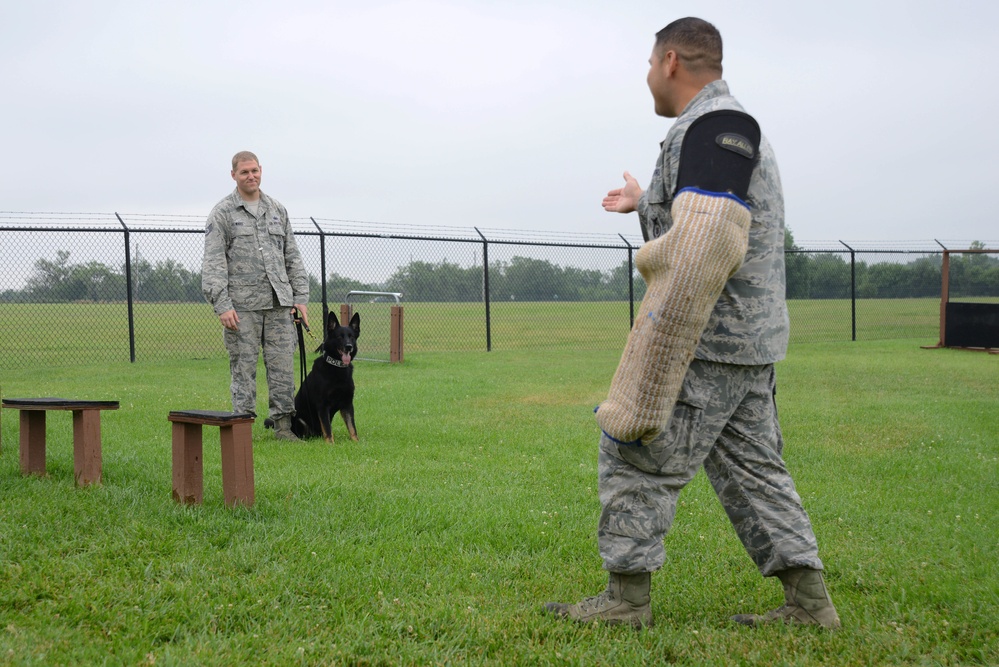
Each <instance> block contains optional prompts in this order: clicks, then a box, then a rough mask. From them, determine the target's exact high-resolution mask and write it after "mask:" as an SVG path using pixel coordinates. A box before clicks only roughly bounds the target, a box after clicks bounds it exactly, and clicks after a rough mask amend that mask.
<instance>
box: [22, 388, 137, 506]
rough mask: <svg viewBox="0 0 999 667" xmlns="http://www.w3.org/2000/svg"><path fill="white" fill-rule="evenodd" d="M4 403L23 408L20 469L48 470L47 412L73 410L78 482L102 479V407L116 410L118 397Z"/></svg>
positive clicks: (27, 472)
mask: <svg viewBox="0 0 999 667" xmlns="http://www.w3.org/2000/svg"><path fill="white" fill-rule="evenodd" d="M3 407H5V408H9V409H12V410H20V411H21V416H20V418H21V434H20V444H21V472H22V473H23V474H25V475H44V474H45V413H46V412H47V411H48V410H72V411H73V468H74V475H73V476H74V478H75V480H76V483H77V485H79V486H86V485H89V484H100V483H101V410H117V409H118V401H76V400H71V399H66V398H5V399H3Z"/></svg>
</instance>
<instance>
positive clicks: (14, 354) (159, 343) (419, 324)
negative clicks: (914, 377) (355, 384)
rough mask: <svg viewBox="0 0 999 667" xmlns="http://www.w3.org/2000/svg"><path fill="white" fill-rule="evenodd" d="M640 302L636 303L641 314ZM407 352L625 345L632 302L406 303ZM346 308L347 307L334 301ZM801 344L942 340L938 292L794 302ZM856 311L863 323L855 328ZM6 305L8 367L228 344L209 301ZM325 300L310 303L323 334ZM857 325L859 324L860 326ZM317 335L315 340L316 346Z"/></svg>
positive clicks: (1, 319) (383, 342) (0, 365)
mask: <svg viewBox="0 0 999 667" xmlns="http://www.w3.org/2000/svg"><path fill="white" fill-rule="evenodd" d="M391 305H392V304H389V303H355V304H353V307H354V309H355V311H356V312H358V313H360V315H361V331H362V337H361V340H360V345H361V352H362V356H366V357H370V358H372V359H376V360H386V361H387V360H388V359H389V336H390V331H389V328H390V319H391V318H390V308H391ZM639 305H640V304H639V303H638V302H636V303H635V304H634V311H635V312H637V311H638V307H639ZM402 306H403V311H404V313H403V314H404V317H403V333H404V336H403V338H404V343H405V344H404V349H405V351H407V352H413V353H416V352H453V351H486V349H487V347H488V348H490V349H491V350H494V351H500V350H507V351H514V350H526V349H534V348H544V349H563V350H593V349H603V350H606V349H608V348H609V349H616V350H618V351H620V349H621V348H622V347H623V346H624V341H625V340H626V338H627V336H628V331H629V329H630V328H631V319H630V318H631V314H632V307H631V306H630V305H629V303H628V302H627V301H603V302H517V301H513V302H512V301H494V302H492V303H491V304H490V306H489V313H488V321H489V327H488V329H487V326H486V321H487V313H486V305H485V304H483V303H403V304H402ZM329 307H330V309H331V310H332V311H333V312H334V313H336V314H337V315H339V313H340V304H335V303H334V304H330V305H329ZM788 310H789V313H790V318H791V341H792V342H793V343H818V342H843V341H851V340H853V339H854V338H856V340H858V341H872V340H893V339H911V340H916V341H919V343H920V344H925V345H932V344H934V343H936V342H937V340H938V339H939V332H940V302H939V300H937V299H862V300H858V301H857V302H856V304H855V305H854V304H853V303H851V301H850V300H849V299H822V300H791V301H789V302H788ZM854 310H855V311H856V326H854ZM132 312H133V316H132V322H133V324H132V326H131V330H130V327H129V309H128V305H127V304H125V303H99V304H95V303H53V304H0V369H4V368H23V367H25V366H29V365H31V366H34V365H43V366H47V365H50V364H53V363H55V364H58V365H62V364H81V363H87V361H88V360H90V361H94V362H109V363H116V362H120V361H128V360H129V359H130V358H131V355H132V352H133V349H132V345H133V342H134V354H135V358H136V360H137V361H141V362H155V361H156V360H159V359H209V358H212V357H215V356H217V355H218V354H220V353H221V350H222V334H221V328H220V326H219V324H218V318H216V317H215V315H214V314H213V313H212V310H211V308H210V307H209V306H208V305H207V304H200V303H136V304H134V306H133V308H132ZM322 312H323V309H322V304H319V303H313V304H310V306H309V314H310V320H311V323H312V327H311V328H312V331H313V333H314V334H315V335H316V336H318V338H320V339H321V338H322V329H323V323H322ZM854 329H856V330H854ZM313 342H315V341H314V340H313V339H311V338H308V337H306V344H307V346H309V347H312V343H313Z"/></svg>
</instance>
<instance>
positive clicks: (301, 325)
mask: <svg viewBox="0 0 999 667" xmlns="http://www.w3.org/2000/svg"><path fill="white" fill-rule="evenodd" d="M292 319H293V320H294V321H295V329H297V331H298V361H299V363H298V374H299V381H298V386H299V389H300V390H301V392H302V398H303V399H305V404H306V405H311V403H309V390H308V388H307V387H306V385H305V376H306V375H308V373H309V364H308V360H307V359H306V358H305V336H304V335H303V334H302V329H305V330H306V331H308V332H309V337H310V338H312V339H313V340H315V339H316V337H315V336H314V335H313V333H312V331H311V330H309V325H308V324H306V323H305V321H304V320H302V315H301V313H299V312H298V308H292Z"/></svg>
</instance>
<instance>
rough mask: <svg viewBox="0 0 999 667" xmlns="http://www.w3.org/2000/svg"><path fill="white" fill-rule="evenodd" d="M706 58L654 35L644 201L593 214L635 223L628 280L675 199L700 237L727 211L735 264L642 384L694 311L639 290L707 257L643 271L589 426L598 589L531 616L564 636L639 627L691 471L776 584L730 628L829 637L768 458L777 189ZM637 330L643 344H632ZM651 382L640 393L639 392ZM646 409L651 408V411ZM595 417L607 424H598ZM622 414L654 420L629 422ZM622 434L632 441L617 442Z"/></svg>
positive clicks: (809, 562) (701, 51) (713, 59)
mask: <svg viewBox="0 0 999 667" xmlns="http://www.w3.org/2000/svg"><path fill="white" fill-rule="evenodd" d="M721 59H722V45H721V36H720V35H719V34H718V31H717V30H716V29H715V27H714V26H713V25H711V24H710V23H707V22H706V21H703V20H701V19H695V18H686V19H680V20H678V21H675V22H673V23H671V24H670V25H668V26H667V27H666V28H664V29H663V30H662V31H660V32H659V33H658V34H657V35H656V44H655V47H654V48H653V51H652V57H651V58H650V60H649V63H650V65H651V67H650V70H649V75H648V84H649V89H650V91H651V92H652V96H653V99H654V101H655V110H656V113H657V114H658V115H661V116H665V117H668V118H674V117H675V118H676V119H677V120H676V121H675V123H674V124H673V126H672V128H671V129H670V131H669V133H668V135H667V137H666V140H665V141H664V142H663V143H662V152H661V154H660V156H659V160H658V162H657V163H656V168H655V171H654V173H653V177H652V182H651V184H650V185H649V188H648V189H647V190H645V191H644V192H643V191H642V190H641V188H640V187H639V185H638V183H637V181H635V179H634V178H632V177H631V175H630V174H628V173H627V172H625V175H624V177H625V186H624V187H622V188H620V189H616V190H612V191H610V192H609V193H608V195H607V197H606V198H605V199H604V201H603V206H604V208H605V209H606V210H608V211H612V212H619V213H629V212H631V211H637V212H638V215H639V220H640V221H641V225H642V232H643V235H644V237H645V240H646V241H647V242H648V243H646V244H645V246H643V248H642V250H641V251H640V252H639V258H638V260H639V261H638V264H639V268H640V270H642V269H643V257H642V252H643V251H646V249H648V248H654V246H655V245H656V244H660V245H663V244H665V245H666V246H669V244H673V245H676V243H678V242H677V241H676V240H675V239H671V238H670V237H671V235H676V234H680V233H681V232H680V231H678V227H679V226H680V223H678V222H677V221H678V220H679V218H678V210H679V209H678V204H679V203H680V201H681V198H682V197H688V200H687V201H688V202H689V201H690V199H689V198H690V197H693V198H694V201H695V203H696V205H695V206H693V207H692V208H691V207H690V206H688V207H687V209H683V210H681V211H680V214H682V215H684V216H688V217H689V215H691V211H693V215H694V216H697V215H700V216H701V223H702V228H703V229H704V230H707V231H708V232H710V231H712V230H713V229H715V228H716V227H717V226H718V225H721V224H723V222H724V221H723V220H721V218H716V217H711V216H707V217H705V216H704V211H706V210H708V206H709V205H710V204H711V203H712V202H717V201H722V202H724V203H725V205H728V206H730V207H731V208H732V209H733V210H734V211H735V212H736V213H738V212H739V210H740V207H742V209H743V210H744V212H743V213H742V215H744V216H745V225H744V228H743V232H742V235H743V238H742V245H741V247H740V250H739V252H740V253H744V254H743V255H741V256H738V257H737V259H738V261H737V262H736V263H735V264H734V266H733V268H732V269H731V270H730V271H727V272H726V273H725V275H727V276H728V277H727V279H726V278H725V277H724V276H723V277H722V278H721V280H720V281H719V283H718V285H717V286H716V287H715V288H714V291H713V292H710V296H709V297H708V300H707V302H706V303H707V306H706V309H705V312H704V319H703V320H702V321H698V322H697V325H696V326H697V329H696V330H695V331H701V330H703V333H702V334H701V335H700V336H699V337H698V336H696V335H695V336H694V337H693V340H692V341H691V342H690V345H689V348H690V350H689V354H688V355H687V356H684V354H686V353H684V352H683V351H682V350H681V351H680V352H678V353H677V354H676V356H675V357H674V356H672V353H671V356H670V358H669V359H668V360H667V361H666V362H663V363H662V364H660V366H661V368H653V369H651V370H650V368H649V367H651V366H656V365H657V363H658V362H660V361H661V360H660V358H659V357H657V356H655V355H656V354H659V348H656V347H655V346H656V345H658V344H660V343H661V341H660V340H659V339H658V338H662V337H663V336H667V337H668V336H669V335H670V334H671V332H672V331H674V330H675V329H677V328H679V327H681V325H683V324H684V322H683V321H682V319H683V318H679V319H678V316H677V314H676V313H678V312H681V311H683V303H684V302H685V300H687V299H688V297H690V298H693V297H692V296H691V295H690V294H688V292H687V291H686V290H685V289H680V288H679V287H677V286H675V285H674V286H672V288H671V290H667V292H669V291H672V292H674V294H668V293H664V292H662V291H660V294H659V296H658V297H650V294H651V292H652V291H653V290H652V287H653V286H654V285H655V282H654V281H657V280H660V279H662V277H663V276H665V275H672V274H676V273H681V274H682V273H684V272H686V273H687V274H698V273H701V272H703V271H704V270H705V268H706V267H707V265H708V264H709V263H710V262H711V261H713V260H712V259H711V258H712V257H714V255H712V254H711V253H712V251H714V250H717V248H716V247H713V246H712V245H711V244H712V243H714V242H713V241H705V242H704V244H706V248H704V249H702V250H703V251H702V250H698V251H697V252H693V251H691V250H690V248H689V247H688V246H687V245H683V246H682V251H671V250H669V249H667V251H666V253H667V254H669V253H670V252H672V253H673V254H672V255H670V256H669V262H670V263H671V266H665V264H666V263H665V262H664V263H663V266H659V267H653V268H651V269H650V268H648V267H649V266H650V262H649V260H648V259H647V258H646V259H645V270H642V274H643V277H645V278H646V280H647V281H650V279H651V280H652V281H653V282H650V292H649V293H647V295H646V298H645V300H643V304H642V310H641V311H640V313H639V317H636V324H635V327H634V329H633V330H632V334H631V336H630V337H629V342H628V346H629V347H628V348H626V351H625V355H624V356H623V357H622V361H621V365H620V366H619V368H618V373H617V375H615V385H617V384H622V385H623V384H624V383H622V378H623V379H624V380H625V381H630V382H631V384H632V386H621V387H620V388H619V389H620V391H618V393H619V394H622V395H623V396H624V397H623V398H615V386H614V385H612V392H611V396H610V397H609V399H608V401H605V402H604V403H603V404H601V406H600V407H599V408H598V412H597V419H598V421H599V422H600V425H601V429H602V431H603V435H602V437H601V440H600V450H599V459H598V467H599V495H600V504H601V515H600V520H599V525H598V543H599V549H600V555H601V557H602V558H603V561H604V568H605V569H606V570H608V572H609V583H608V586H607V589H606V590H605V591H603V592H602V593H601V594H599V595H597V596H595V597H591V598H587V599H585V600H583V601H581V602H579V603H576V604H565V603H548V604H547V605H546V608H547V609H548V610H549V611H550V612H552V613H554V614H556V615H557V616H560V617H566V618H569V619H572V620H574V621H577V622H581V623H588V622H602V623H607V624H622V623H623V624H630V625H632V626H634V627H642V626H648V625H651V624H652V611H651V605H650V600H651V596H650V588H651V586H650V583H651V577H650V573H651V572H653V571H655V570H657V569H659V568H660V567H662V565H663V562H664V560H665V550H664V547H663V538H664V536H665V535H666V533H667V532H668V530H669V529H670V527H671V525H672V523H673V518H674V516H675V513H676V503H677V497H678V495H679V493H680V491H681V489H683V487H684V486H685V485H686V484H687V483H688V482H690V480H691V479H692V478H693V477H694V475H695V474H696V472H697V470H698V469H699V468H701V466H703V467H704V470H705V472H706V473H707V477H708V479H709V480H710V481H711V484H712V486H713V487H714V489H715V492H716V494H717V495H718V498H719V500H720V501H721V503H722V505H723V507H724V508H725V511H726V513H727V514H728V517H729V519H730V521H731V522H732V525H733V526H734V528H735V530H736V532H737V533H738V535H739V538H740V539H741V540H742V543H743V546H744V547H745V549H746V551H747V552H748V553H749V556H750V558H752V559H753V562H754V563H755V564H756V566H757V567H758V568H759V570H760V572H761V573H762V574H763V576H766V577H769V576H776V577H778V578H779V579H780V580H781V582H782V583H783V586H784V592H785V604H784V605H783V606H782V607H780V608H779V609H776V610H774V611H771V612H768V613H767V614H764V615H752V614H743V615H738V616H735V617H733V619H734V620H735V621H738V622H740V623H744V624H747V625H757V624H761V623H769V622H788V623H804V624H816V625H821V626H823V627H826V628H836V627H839V624H840V621H839V617H838V616H837V614H836V610H835V607H834V606H833V604H832V601H831V599H830V597H829V595H828V592H827V591H826V588H825V584H824V581H823V578H822V567H823V566H822V561H821V560H820V559H819V556H818V548H817V544H816V539H815V534H814V533H813V531H812V527H811V524H810V522H809V519H808V516H807V515H806V514H805V511H804V509H803V508H802V505H801V500H800V498H799V496H798V494H797V492H796V491H795V488H794V483H793V481H792V479H791V476H790V474H789V473H788V471H787V468H786V466H785V464H784V461H783V459H782V457H781V452H782V449H783V441H782V439H781V432H780V426H779V423H778V420H777V409H776V405H775V402H774V397H775V395H776V384H775V376H774V367H773V364H774V362H776V361H779V360H780V359H782V358H783V357H784V355H785V352H786V348H787V341H788V331H789V322H788V315H787V309H786V304H785V300H784V299H785V276H784V255H783V242H784V203H783V194H782V191H781V185H780V177H779V174H778V171H777V163H776V160H775V157H774V153H773V150H772V149H771V147H770V145H769V143H768V142H767V140H766V138H765V137H763V136H762V134H760V133H759V128H758V126H757V125H756V122H755V120H753V119H752V118H751V117H750V116H748V115H747V114H745V112H744V111H743V109H742V107H741V106H740V105H739V103H738V102H737V101H736V100H735V98H733V97H732V96H731V95H730V94H729V91H728V86H727V84H726V83H725V82H724V81H723V80H722V79H721V72H722V70H721ZM695 121H696V122H695ZM740 123H741V125H740ZM753 127H755V128H756V129H755V132H756V134H755V138H754V136H753V132H752V128H753ZM740 128H749V131H744V130H743V129H740ZM688 135H689V136H688ZM695 135H696V136H695ZM685 139H686V140H687V141H685ZM681 158H682V160H681ZM740 173H741V174H742V176H740V175H739V174H740ZM740 179H741V180H740ZM746 211H748V213H747V212H746ZM685 219H686V218H685ZM684 224H687V223H684ZM733 229H735V227H733ZM686 233H687V234H688V236H689V230H688V232H686ZM705 238H708V237H707V236H706V237H705ZM650 252H651V251H650ZM646 254H647V255H648V254H649V253H646ZM671 271H672V274H670V272H671ZM676 293H679V294H676ZM656 298H659V299H660V300H668V299H673V300H674V301H675V302H676V303H678V304H680V306H677V307H676V308H675V309H674V311H670V312H666V311H667V309H664V308H662V307H660V306H661V305H662V304H657V303H654V301H655V299H656ZM650 300H651V301H653V303H647V302H648V301H650ZM643 316H644V317H643ZM666 316H670V317H672V319H670V317H666ZM685 317H687V316H685ZM646 321H650V322H653V324H649V325H646V324H645V322H646ZM643 327H644V329H643ZM649 327H652V328H651V329H650V328H649ZM702 328H703V329H702ZM643 331H651V333H649V334H648V335H647V336H646V339H645V340H644V341H643V340H641V339H640V338H641V336H642V335H645V334H644V333H643ZM657 337H658V338H657ZM643 345H644V346H645V347H644V349H642V346H643ZM631 348H639V349H638V350H637V352H636V351H635V350H632V349H631ZM650 349H651V350H653V351H654V352H655V354H650V352H649V350H650ZM643 355H644V356H643ZM660 356H661V355H660ZM670 373H674V374H675V376H676V382H675V387H673V388H672V389H670V388H669V387H667V385H668V384H669V382H668V380H669V377H668V376H669V375H670ZM629 378H630V380H629ZM634 378H641V379H640V380H637V381H636V380H634ZM654 383H658V384H657V386H656V388H655V391H652V390H650V389H649V388H648V386H647V385H649V384H654ZM636 385H637V386H636ZM659 389H663V391H659ZM629 391H630V394H628V392H629ZM663 396H665V397H666V398H662V397H663ZM656 401H662V402H663V406H662V407H663V410H662V411H661V412H659V413H657V412H656V411H655V409H656V408H657V405H656ZM622 406H626V407H625V408H622ZM605 411H606V412H608V413H611V416H603V415H604V413H605ZM631 413H642V414H647V415H655V416H656V418H660V417H661V421H660V423H646V424H642V423H641V420H638V422H636V421H635V420H634V419H631V417H633V416H634V415H633V414H631ZM635 423H637V424H638V426H637V430H636V429H635V428H632V429H631V430H628V428H629V427H632V426H634V425H635ZM622 424H623V425H622Z"/></svg>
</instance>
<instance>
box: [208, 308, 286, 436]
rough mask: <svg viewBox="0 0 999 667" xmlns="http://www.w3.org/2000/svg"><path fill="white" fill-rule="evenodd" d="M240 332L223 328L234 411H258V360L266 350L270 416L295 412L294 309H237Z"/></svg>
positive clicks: (280, 415) (276, 416)
mask: <svg viewBox="0 0 999 667" xmlns="http://www.w3.org/2000/svg"><path fill="white" fill-rule="evenodd" d="M236 314H237V315H239V331H230V330H229V329H223V334H222V337H223V340H224V341H225V349H226V350H227V351H228V352H229V371H230V373H231V374H232V384H231V385H229V391H230V392H231V394H232V411H233V412H252V413H253V414H254V415H255V414H256V413H257V359H258V358H259V356H260V350H261V349H262V350H263V351H264V368H265V370H266V371H267V398H268V408H269V413H270V417H272V418H274V419H277V418H279V417H283V416H284V415H291V414H295V324H294V322H293V320H292V318H291V308H289V307H287V306H277V307H275V308H271V309H269V310H246V311H237V313H236Z"/></svg>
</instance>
